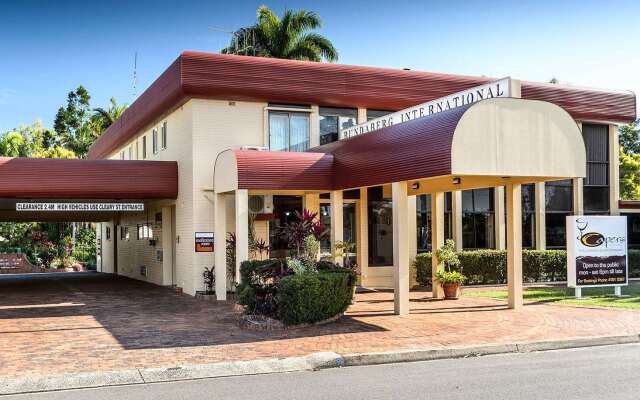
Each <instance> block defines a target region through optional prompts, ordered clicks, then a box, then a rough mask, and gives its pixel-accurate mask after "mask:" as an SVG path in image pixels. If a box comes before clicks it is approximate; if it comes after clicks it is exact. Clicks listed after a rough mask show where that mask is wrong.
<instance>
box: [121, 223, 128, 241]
mask: <svg viewBox="0 0 640 400" xmlns="http://www.w3.org/2000/svg"><path fill="white" fill-rule="evenodd" d="M120 240H129V227H128V226H121V227H120Z"/></svg>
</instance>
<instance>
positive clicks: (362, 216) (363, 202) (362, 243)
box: [357, 188, 369, 286]
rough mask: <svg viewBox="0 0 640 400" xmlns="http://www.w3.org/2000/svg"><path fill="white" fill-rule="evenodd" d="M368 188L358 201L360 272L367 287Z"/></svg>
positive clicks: (363, 283) (362, 189)
mask: <svg viewBox="0 0 640 400" xmlns="http://www.w3.org/2000/svg"><path fill="white" fill-rule="evenodd" d="M367 205H368V192H367V188H361V189H360V200H359V201H358V218H357V219H358V221H357V222H358V223H357V225H358V268H359V270H360V284H361V285H363V286H364V285H366V281H367V274H368V273H369V214H368V206H367Z"/></svg>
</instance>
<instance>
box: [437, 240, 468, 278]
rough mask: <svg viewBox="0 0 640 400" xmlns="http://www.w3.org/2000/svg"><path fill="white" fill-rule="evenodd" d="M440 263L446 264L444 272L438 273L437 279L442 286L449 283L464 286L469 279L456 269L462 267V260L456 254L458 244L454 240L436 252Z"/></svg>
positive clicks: (446, 242) (445, 243)
mask: <svg viewBox="0 0 640 400" xmlns="http://www.w3.org/2000/svg"><path fill="white" fill-rule="evenodd" d="M436 258H437V259H438V263H441V264H444V266H445V268H446V269H444V270H438V271H436V279H437V280H438V282H439V283H440V284H441V285H446V284H449V283H457V284H462V283H463V282H464V281H465V280H466V279H467V278H466V277H465V276H464V275H462V273H461V272H460V271H454V270H453V269H454V268H457V267H459V266H460V258H459V257H458V253H456V244H455V242H454V241H453V240H451V239H447V240H446V241H445V242H444V245H442V246H441V247H440V248H439V249H437V250H436Z"/></svg>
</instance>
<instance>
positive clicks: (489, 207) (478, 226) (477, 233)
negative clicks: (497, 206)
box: [462, 188, 495, 249]
mask: <svg viewBox="0 0 640 400" xmlns="http://www.w3.org/2000/svg"><path fill="white" fill-rule="evenodd" d="M493 204H494V193H493V188H491V189H473V190H463V191H462V247H463V248H465V249H493V248H495V229H494V226H495V225H494V224H495V212H494V206H493Z"/></svg>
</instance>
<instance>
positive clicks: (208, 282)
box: [202, 267, 216, 294]
mask: <svg viewBox="0 0 640 400" xmlns="http://www.w3.org/2000/svg"><path fill="white" fill-rule="evenodd" d="M202 279H203V281H204V290H205V294H213V293H215V290H214V287H215V285H216V273H215V267H211V268H208V267H204V271H202Z"/></svg>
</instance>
